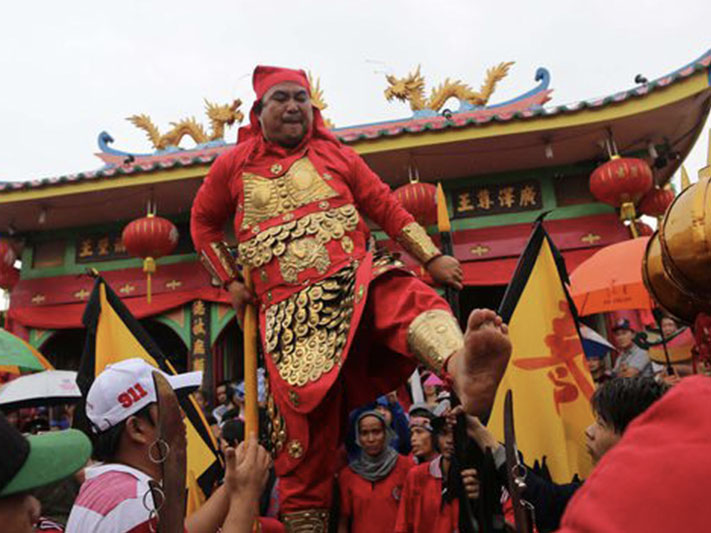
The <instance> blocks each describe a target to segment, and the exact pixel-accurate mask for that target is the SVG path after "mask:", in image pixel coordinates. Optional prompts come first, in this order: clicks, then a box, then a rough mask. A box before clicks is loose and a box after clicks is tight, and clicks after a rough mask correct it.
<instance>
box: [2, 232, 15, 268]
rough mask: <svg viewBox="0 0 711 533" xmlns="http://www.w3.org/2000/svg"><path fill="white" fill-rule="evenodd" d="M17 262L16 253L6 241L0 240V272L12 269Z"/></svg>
mask: <svg viewBox="0 0 711 533" xmlns="http://www.w3.org/2000/svg"><path fill="white" fill-rule="evenodd" d="M15 261H17V252H15V249H14V248H13V247H12V244H11V243H10V241H9V240H8V239H0V270H10V269H12V268H14V266H15Z"/></svg>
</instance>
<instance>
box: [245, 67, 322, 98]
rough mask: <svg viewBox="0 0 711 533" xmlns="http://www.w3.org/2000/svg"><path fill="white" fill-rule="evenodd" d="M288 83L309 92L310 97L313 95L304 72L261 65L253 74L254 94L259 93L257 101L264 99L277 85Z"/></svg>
mask: <svg viewBox="0 0 711 533" xmlns="http://www.w3.org/2000/svg"><path fill="white" fill-rule="evenodd" d="M287 81H290V82H293V83H296V84H298V85H301V86H302V87H303V88H304V89H306V90H307V91H308V92H309V95H310V94H311V87H310V86H309V78H308V77H307V76H306V73H305V72H304V71H303V70H293V69H290V68H280V67H267V66H264V65H259V66H258V67H257V68H255V69H254V74H252V86H253V87H254V92H255V93H257V100H261V99H262V98H264V95H265V94H266V92H267V91H268V90H269V89H271V88H272V87H274V86H275V85H277V84H279V83H284V82H287Z"/></svg>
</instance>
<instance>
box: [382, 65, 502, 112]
mask: <svg viewBox="0 0 711 533" xmlns="http://www.w3.org/2000/svg"><path fill="white" fill-rule="evenodd" d="M513 64H514V62H513V61H507V62H503V63H499V64H498V65H496V66H495V67H491V68H490V69H489V70H487V71H486V78H485V79H484V83H482V84H481V88H480V89H479V90H478V91H475V90H474V89H472V88H471V87H470V86H469V85H467V84H466V83H464V82H462V81H460V80H450V79H449V78H447V79H445V80H444V83H441V84H440V85H439V87H436V88H434V89H432V94H431V95H430V97H429V98H428V99H425V78H424V76H423V75H422V74H421V73H420V67H419V65H418V67H417V69H415V71H414V72H411V73H410V74H408V75H407V76H406V77H404V78H396V77H395V76H392V75H390V74H388V75H386V76H385V78H386V79H387V80H388V83H389V84H390V86H389V87H388V88H387V89H386V90H385V98H386V99H387V100H388V101H392V100H393V99H396V100H400V101H402V102H409V103H410V108H411V109H412V110H413V111H414V112H415V115H417V114H418V112H420V111H433V112H435V113H436V112H439V110H440V109H442V107H443V106H444V104H445V102H446V101H447V100H449V99H450V98H456V99H457V100H459V104H460V109H459V110H460V111H471V110H473V109H476V108H477V107H484V106H486V104H487V103H488V102H489V98H491V95H492V94H494V91H495V90H496V85H497V84H498V83H499V82H500V81H501V80H502V79H504V78H505V77H506V75H507V74H508V72H509V69H510V68H511V66H512V65H513Z"/></svg>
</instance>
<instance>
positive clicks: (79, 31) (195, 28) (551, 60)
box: [0, 0, 711, 180]
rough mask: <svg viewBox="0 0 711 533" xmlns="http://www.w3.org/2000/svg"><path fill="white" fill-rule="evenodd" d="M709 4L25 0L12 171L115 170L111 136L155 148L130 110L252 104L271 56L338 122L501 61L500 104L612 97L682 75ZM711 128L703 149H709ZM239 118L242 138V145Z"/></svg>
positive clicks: (373, 116) (14, 71)
mask: <svg viewBox="0 0 711 533" xmlns="http://www.w3.org/2000/svg"><path fill="white" fill-rule="evenodd" d="M709 6H710V4H709V2H708V0H675V1H674V2H669V1H661V0H644V1H637V2H629V1H624V0H618V1H616V2H601V1H594V0H588V1H585V2H581V1H580V0H572V1H571V0H568V1H544V0H538V1H515V2H512V1H489V2H481V1H471V0H470V1H439V2H433V1H428V2H425V1H416V0H409V1H400V0H378V1H371V0H358V1H353V2H351V1H345V0H331V1H316V0H312V1H299V0H290V1H288V2H285V1H281V0H279V1H276V0H267V1H262V2H240V1H231V2H218V1H207V0H203V1H201V2H198V1H191V2H184V1H181V0H173V1H171V2H163V1H150V2H149V1H146V0H144V1H132V0H123V1H121V2H111V3H107V2H97V1H84V0H81V1H77V0H75V1H70V2H56V1H40V2H37V1H35V2H12V3H7V4H6V5H4V6H3V11H2V17H1V18H0V95H2V98H0V180H26V179H36V178H42V177H49V176H57V175H62V174H67V173H73V172H78V171H82V170H91V169H94V168H97V167H99V166H100V161H99V160H98V159H96V158H95V157H94V155H93V153H94V152H96V151H97V146H96V138H97V136H98V134H99V132H101V131H102V130H107V131H108V132H110V133H111V134H112V135H113V136H114V138H115V139H116V142H115V144H114V147H116V148H118V149H122V150H128V151H135V152H146V151H150V146H149V144H148V141H147V140H146V139H145V137H144V134H143V133H142V132H141V131H139V130H137V129H135V128H134V127H133V126H132V125H130V124H129V123H128V122H127V121H126V120H125V118H126V117H128V116H130V115H132V114H135V113H147V114H149V115H150V116H151V117H152V118H153V120H154V121H155V122H156V124H157V125H158V126H159V128H160V129H161V131H165V129H167V127H168V123H169V122H170V121H175V120H178V119H180V118H182V117H185V116H195V117H196V118H198V119H199V120H200V121H201V122H206V120H205V118H204V115H203V103H202V102H203V98H207V99H209V100H211V101H214V102H219V103H223V102H228V101H231V100H232V99H234V98H237V97H238V98H241V99H242V100H243V101H244V102H245V105H244V106H243V107H244V108H247V109H248V106H249V104H250V103H251V100H252V91H251V86H250V73H251V71H252V69H253V68H254V66H255V65H256V64H259V63H266V64H277V65H285V66H293V67H304V68H307V69H310V70H311V71H313V72H314V73H315V74H316V75H318V76H319V77H320V79H321V86H322V88H323V89H324V90H325V96H326V100H327V102H328V103H329V105H330V108H329V109H328V110H327V113H326V115H327V116H328V117H330V118H331V119H332V120H333V121H334V122H335V123H336V124H337V125H338V126H347V125H352V124H359V123H366V122H374V121H379V120H384V119H392V118H400V117H406V116H409V115H410V114H411V113H410V110H409V108H408V107H407V106H406V105H405V104H402V103H388V102H386V101H385V99H384V98H383V90H384V89H385V87H386V83H385V80H384V72H385V71H387V72H390V73H394V74H397V75H399V76H401V75H404V74H405V73H406V72H407V71H409V70H411V69H412V68H413V67H415V66H416V65H417V64H421V65H422V73H423V74H424V75H425V76H426V79H427V81H428V92H429V87H431V85H432V84H434V83H439V82H441V81H442V80H443V79H444V78H445V77H447V76H449V77H453V78H461V79H462V80H464V81H466V82H468V83H470V84H472V85H474V86H477V87H478V85H479V84H480V83H481V81H482V80H483V77H484V73H485V71H486V69H487V68H488V67H489V66H492V65H494V64H496V63H498V62H500V61H509V60H511V61H516V64H515V65H514V67H513V68H512V69H511V74H510V75H509V77H508V78H506V79H505V80H504V81H503V82H502V83H501V84H500V86H499V90H498V91H497V92H496V94H495V95H494V97H493V98H492V103H495V102H496V101H501V100H504V99H506V98H509V97H511V96H515V95H517V94H520V93H522V92H525V91H527V90H528V89H530V88H531V87H533V86H534V85H535V82H534V81H533V76H534V73H535V70H536V68H537V67H539V66H544V67H546V68H548V69H549V70H550V72H551V75H552V83H551V87H552V88H553V89H555V91H554V93H553V101H552V102H551V104H556V103H557V104H562V103H567V102H571V101H576V100H581V99H587V98H591V97H594V96H599V95H606V94H609V93H613V92H616V91H618V90H622V89H627V88H630V87H631V86H633V85H634V82H633V79H634V77H635V75H636V74H638V73H642V74H644V75H645V76H647V77H648V78H649V79H652V78H656V77H658V76H661V75H663V74H666V73H668V72H670V71H672V70H674V69H676V68H678V67H680V66H682V65H684V64H686V63H688V62H690V61H692V60H693V59H695V58H697V57H698V56H700V55H701V54H703V53H704V52H705V51H706V50H707V49H709V48H711V33H709V31H708V27H709V26H708V24H709V18H710V17H709V15H711V7H709ZM707 132H708V125H707V129H706V132H705V133H704V135H703V137H702V140H701V142H699V143H698V145H697V147H696V149H695V151H694V153H693V154H692V156H691V157H690V158H689V159H688V160H687V161H688V163H687V164H688V168H689V170H690V173H692V176H695V174H696V170H697V169H698V168H699V167H700V166H701V165H702V163H703V162H704V160H705V153H706V147H705V145H706V144H707V143H706V139H707V135H708V134H707ZM234 139H235V130H231V131H229V132H228V134H227V140H228V141H230V142H233V141H234Z"/></svg>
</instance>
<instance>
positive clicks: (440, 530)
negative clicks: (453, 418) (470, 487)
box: [395, 457, 459, 533]
mask: <svg viewBox="0 0 711 533" xmlns="http://www.w3.org/2000/svg"><path fill="white" fill-rule="evenodd" d="M441 460H442V458H441V457H437V458H435V459H433V460H432V461H430V462H429V463H423V464H421V465H417V466H416V467H414V468H412V469H411V470H410V472H409V473H408V474H407V480H406V481H405V488H404V489H403V493H402V500H401V501H400V508H399V509H398V515H397V523H396V525H395V533H421V532H423V533H453V532H456V531H458V527H459V502H458V501H457V500H456V499H455V500H452V501H451V502H447V503H445V504H444V505H442V469H441V467H440V461H441Z"/></svg>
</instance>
